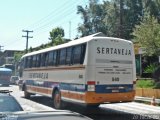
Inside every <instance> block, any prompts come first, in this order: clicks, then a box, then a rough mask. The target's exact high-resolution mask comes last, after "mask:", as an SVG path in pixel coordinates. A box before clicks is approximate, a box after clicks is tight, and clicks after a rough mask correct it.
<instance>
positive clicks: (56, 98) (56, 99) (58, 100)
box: [53, 90, 62, 109]
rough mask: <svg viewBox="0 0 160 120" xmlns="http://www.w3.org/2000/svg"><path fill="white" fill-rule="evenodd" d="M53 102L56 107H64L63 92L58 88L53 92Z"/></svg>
mask: <svg viewBox="0 0 160 120" xmlns="http://www.w3.org/2000/svg"><path fill="white" fill-rule="evenodd" d="M53 104H54V107H55V108H56V109H61V108H62V100H61V94H60V92H59V91H58V90H56V91H55V92H54V94H53Z"/></svg>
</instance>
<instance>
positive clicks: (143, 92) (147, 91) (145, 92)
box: [136, 88, 160, 98]
mask: <svg viewBox="0 0 160 120" xmlns="http://www.w3.org/2000/svg"><path fill="white" fill-rule="evenodd" d="M136 96H140V97H153V96H154V97H155V98H160V89H151V88H137V89H136Z"/></svg>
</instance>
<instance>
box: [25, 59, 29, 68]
mask: <svg viewBox="0 0 160 120" xmlns="http://www.w3.org/2000/svg"><path fill="white" fill-rule="evenodd" d="M27 61H28V59H27V57H25V58H24V68H27V64H28V63H27Z"/></svg>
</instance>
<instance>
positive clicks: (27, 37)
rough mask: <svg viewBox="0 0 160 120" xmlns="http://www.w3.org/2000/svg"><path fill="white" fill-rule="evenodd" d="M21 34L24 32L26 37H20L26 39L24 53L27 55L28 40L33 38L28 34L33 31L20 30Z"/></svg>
mask: <svg viewBox="0 0 160 120" xmlns="http://www.w3.org/2000/svg"><path fill="white" fill-rule="evenodd" d="M22 32H26V33H27V35H26V36H22V37H26V53H27V52H28V39H29V38H33V36H29V33H30V32H33V31H29V30H22Z"/></svg>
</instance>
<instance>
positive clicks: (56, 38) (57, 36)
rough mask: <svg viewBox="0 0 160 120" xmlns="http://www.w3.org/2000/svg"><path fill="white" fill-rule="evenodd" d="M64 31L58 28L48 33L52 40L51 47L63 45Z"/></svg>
mask: <svg viewBox="0 0 160 120" xmlns="http://www.w3.org/2000/svg"><path fill="white" fill-rule="evenodd" d="M63 37H64V30H63V29H62V28H60V27H57V28H54V29H52V31H51V32H50V39H51V40H52V43H53V45H59V44H62V43H64V40H63Z"/></svg>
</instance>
